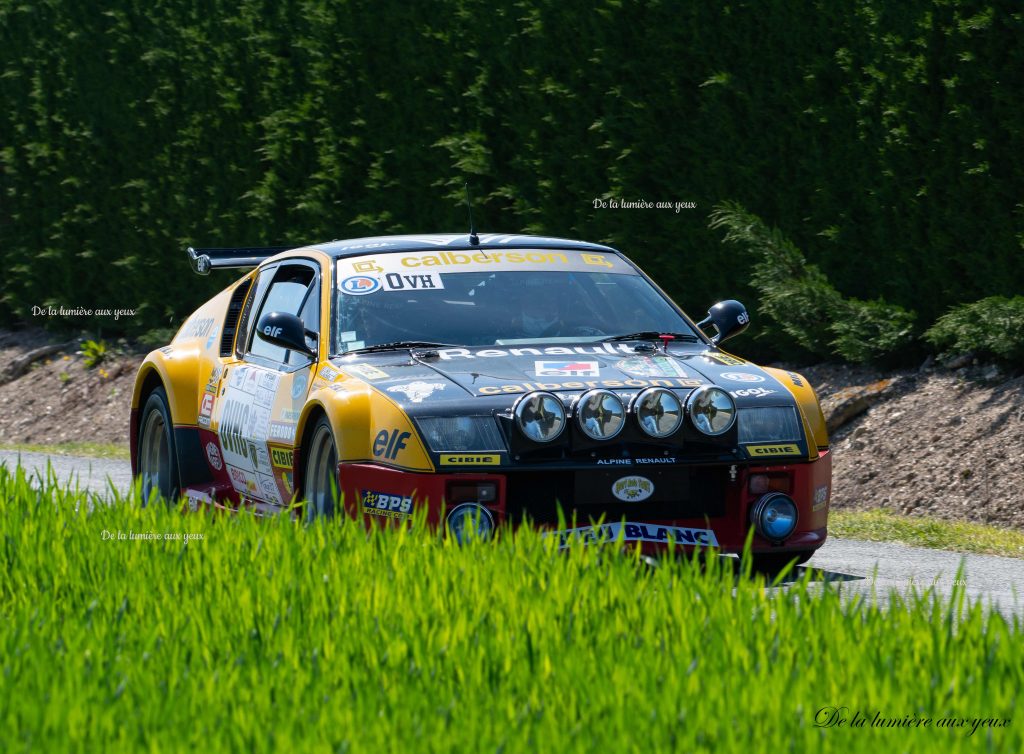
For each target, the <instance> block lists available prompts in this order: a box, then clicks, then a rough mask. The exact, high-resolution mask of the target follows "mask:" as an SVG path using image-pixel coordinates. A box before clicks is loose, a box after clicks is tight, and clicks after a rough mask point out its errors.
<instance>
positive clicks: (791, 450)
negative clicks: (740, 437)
mask: <svg viewBox="0 0 1024 754" xmlns="http://www.w3.org/2000/svg"><path fill="white" fill-rule="evenodd" d="M746 448H747V452H748V453H749V454H750V455H752V456H754V457H755V458H763V457H765V456H793V455H800V448H799V447H798V446H797V445H793V444H792V443H787V444H785V445H747V446H746Z"/></svg>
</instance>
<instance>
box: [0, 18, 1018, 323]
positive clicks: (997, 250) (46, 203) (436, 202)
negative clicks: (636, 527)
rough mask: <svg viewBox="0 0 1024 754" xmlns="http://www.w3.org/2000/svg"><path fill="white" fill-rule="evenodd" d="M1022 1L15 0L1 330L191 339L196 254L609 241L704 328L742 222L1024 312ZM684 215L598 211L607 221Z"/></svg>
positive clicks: (905, 302)
mask: <svg viewBox="0 0 1024 754" xmlns="http://www.w3.org/2000/svg"><path fill="white" fill-rule="evenodd" d="M1022 33H1024V14H1022V13H1021V12H1020V9H1019V6H1018V5H1017V4H1016V3H1014V2H1011V0H1002V1H999V2H995V1H985V2H967V1H966V0H927V1H926V0H908V2H904V3H889V2H882V0H869V1H861V2H857V3H852V4H837V3H830V2H825V0H818V1H817V2H796V3H794V2H791V0H767V1H766V2H730V3H727V4H718V3H707V4H705V3H688V4H676V3H658V2H653V1H652V2H635V1H633V0H614V1H612V0H607V1H605V2H601V1H600V0H599V1H598V2H596V3H595V2H592V0H587V1H586V2H583V1H582V0H547V1H546V2H543V1H542V2H539V3H532V2H531V3H522V2H503V3H498V4H494V3H490V2H483V0H475V1H474V0H436V1H434V2H423V3H397V2H390V3H387V2H386V3H381V2H369V0H353V1H352V2H347V3H339V2H332V1H329V0H302V1H301V2H299V1H297V0H279V1H278V2H274V3H267V2H257V1H256V0H240V1H236V2H231V3H226V2H216V1H215V2H211V3H207V4H204V5H203V6H202V7H201V8H200V7H199V6H197V5H195V4H194V3H186V2H182V1H181V0H157V1H156V2H150V3H139V2H137V1H136V0H107V2H105V3H104V4H103V9H102V10H100V9H98V8H97V7H96V6H93V5H89V4H82V3H76V2H71V1H70V0H36V1H35V2H32V3H23V2H15V1H13V0H0V50H2V51H3V52H2V53H0V54H2V56H3V57H2V59H0V61H2V62H0V92H2V96H3V102H4V105H5V107H4V108H2V110H0V197H2V198H0V265H2V269H3V276H4V285H3V288H2V293H0V317H2V318H3V320H10V319H22V320H27V319H32V307H34V306H47V305H53V306H65V307H78V306H81V307H85V308H87V309H97V308H132V309H137V310H138V313H137V315H136V316H134V317H128V318H122V319H120V320H118V321H117V322H114V321H113V320H112V319H110V318H107V319H102V320H95V319H94V320H92V321H89V320H88V318H84V317H74V316H72V317H57V318H48V319H47V321H48V323H49V324H50V325H51V326H61V327H69V326H81V325H82V324H89V325H90V326H95V325H97V324H100V323H102V324H103V326H104V327H105V328H106V329H107V330H108V331H113V330H119V329H121V330H123V329H125V328H128V329H130V330H135V331H138V330H141V329H144V328H150V327H154V326H167V325H168V323H173V322H177V321H180V319H181V318H182V317H183V316H184V315H185V314H186V313H187V312H189V311H190V310H191V309H192V308H193V307H194V306H195V305H196V304H197V303H199V302H201V301H202V300H203V299H204V298H205V297H207V296H208V295H209V294H210V293H212V292H213V291H214V290H216V289H217V288H219V287H221V286H222V285H224V284H226V282H227V280H228V278H227V277H225V276H213V277H211V279H209V280H205V281H199V280H197V279H196V278H194V277H193V276H192V275H191V274H190V273H189V272H188V270H187V268H186V266H185V262H184V258H183V252H182V250H183V248H184V246H185V245H186V244H187V243H190V242H191V243H195V244H203V245H219V244H255V243H261V242H267V243H278V242H296V243H299V242H309V241H315V240H319V239H329V238H337V237H349V236H355V235H361V234H372V233H392V232H399V231H438V230H456V231H459V230H463V229H465V227H466V219H465V208H464V207H463V206H462V205H461V197H462V194H461V186H462V183H463V181H464V180H466V179H467V178H468V179H469V180H470V181H471V182H472V184H473V186H474V189H475V195H476V196H477V197H478V209H477V218H478V224H479V225H480V227H481V228H483V229H486V230H496V231H503V232H509V231H528V232H545V233H551V234H555V235H566V236H573V237H581V238H585V239H589V240H597V241H607V242H611V243H613V244H616V245H618V246H620V247H621V248H622V249H623V251H625V252H626V253H628V254H630V255H631V256H633V257H634V258H635V259H637V261H639V262H640V263H641V264H643V265H644V266H645V267H646V268H647V269H649V270H650V271H651V272H652V273H653V274H654V275H655V276H656V277H657V278H658V279H659V280H660V281H662V282H663V283H664V284H665V286H666V287H667V289H668V290H669V291H670V292H671V293H672V294H674V295H675V296H676V297H677V298H678V300H679V301H680V303H681V304H682V305H683V306H684V307H685V308H687V309H689V310H690V311H691V312H693V313H694V314H700V313H701V312H703V310H704V308H705V307H706V306H707V305H708V304H710V303H712V302H714V301H715V300H718V299H721V298H727V297H739V298H743V299H746V300H747V301H748V303H749V304H750V305H751V308H752V310H753V312H754V314H755V316H756V315H757V313H758V307H757V303H758V302H757V300H756V298H755V297H754V294H753V291H752V289H751V288H750V286H749V285H748V278H749V275H750V265H749V263H746V262H744V261H743V260H742V259H740V258H737V255H736V253H735V252H734V251H732V250H730V249H726V248H723V247H722V245H721V244H720V242H719V239H718V238H717V237H716V234H715V233H714V232H712V231H709V230H708V229H707V227H706V226H707V216H708V212H709V211H710V209H711V207H712V206H713V205H715V204H717V203H719V202H721V201H723V200H725V199H734V200H736V201H738V202H740V203H742V204H743V205H744V206H745V207H747V208H749V209H750V210H751V211H752V212H754V213H756V214H757V215H758V216H760V217H763V218H766V219H767V220H768V221H769V222H770V223H771V224H772V225H774V226H776V227H780V228H784V229H785V230H786V233H787V235H788V236H789V237H791V238H792V239H793V241H794V243H795V244H796V245H797V246H798V247H799V248H801V249H804V250H805V253H806V255H807V258H808V261H809V262H810V263H812V264H814V265H817V266H818V268H819V269H820V270H821V271H822V273H823V274H825V275H827V277H828V278H829V280H831V281H832V282H833V284H834V285H835V287H836V288H837V289H838V290H840V291H842V292H843V294H844V295H846V296H849V297H854V298H857V299H860V300H864V301H873V300H876V299H878V298H879V297H883V298H884V299H885V300H886V301H888V302H890V303H892V304H896V305H899V306H901V307H903V308H905V309H908V310H912V311H916V312H918V313H919V315H920V317H919V319H920V321H922V322H924V323H930V322H933V321H934V320H935V319H936V318H937V317H938V316H939V315H940V314H941V313H942V312H944V311H945V310H946V309H947V308H948V307H949V306H951V305H954V304H957V303H962V302H964V301H973V300H976V299H979V298H982V297H984V296H988V295H1013V294H1014V293H1016V292H1019V291H1020V290H1021V289H1022V288H1024V265H1021V264H1019V262H1018V259H1017V258H1018V256H1019V255H1020V245H1021V241H1020V239H1021V238H1022V237H1024V213H1022V212H1021V209H1020V202H1021V197H1022V196H1024V180H1022V176H1024V172H1022V171H1024V168H1022V164H1021V161H1020V159H1019V155H1020V154H1021V153H1022V152H1024V136H1022V134H1024V130H1022V124H1024V110H1022V109H1021V108H1020V107H1019V93H1020V91H1021V88H1022V85H1024V74H1022V71H1024V46H1022V45H1020V44H1019V40H1020V38H1021V37H1022ZM602 197H604V198H618V199H628V200H639V199H643V200H647V201H651V202H658V201H668V202H676V201H693V202H696V204H697V207H696V209H692V210H691V209H683V210H681V211H679V212H676V211H674V210H673V209H667V210H666V209H651V210H623V209H619V210H613V209H595V208H594V204H593V200H594V199H596V198H602Z"/></svg>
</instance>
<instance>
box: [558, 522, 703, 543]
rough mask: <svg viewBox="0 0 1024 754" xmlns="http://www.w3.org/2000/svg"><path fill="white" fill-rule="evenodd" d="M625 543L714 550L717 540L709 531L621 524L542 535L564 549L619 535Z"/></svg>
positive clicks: (608, 539) (610, 539)
mask: <svg viewBox="0 0 1024 754" xmlns="http://www.w3.org/2000/svg"><path fill="white" fill-rule="evenodd" d="M620 532H621V534H622V538H623V540H624V541H626V542H665V543H668V542H669V540H672V541H673V542H675V543H676V544H677V545H695V546H699V547H718V539H717V538H716V537H715V532H714V531H712V530H711V529H689V528H681V527H677V526H657V525H654V524H640V523H633V522H628V521H627V522H624V523H617V524H604V525H603V526H581V527H579V528H577V529H563V530H562V531H554V532H547V533H545V534H544V535H543V536H554V537H558V546H559V547H565V546H566V545H568V544H569V542H570V541H572V540H573V539H574V538H579V539H580V540H582V541H583V542H585V543H593V542H605V541H615V540H616V539H618V537H619V534H620Z"/></svg>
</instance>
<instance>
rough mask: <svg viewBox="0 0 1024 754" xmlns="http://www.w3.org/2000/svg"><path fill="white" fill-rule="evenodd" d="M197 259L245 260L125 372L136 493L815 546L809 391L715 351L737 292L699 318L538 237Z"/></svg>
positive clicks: (806, 549)
mask: <svg viewBox="0 0 1024 754" xmlns="http://www.w3.org/2000/svg"><path fill="white" fill-rule="evenodd" d="M188 253H189V258H190V260H191V264H192V266H193V268H194V270H195V271H196V272H198V273H200V274H207V273H209V271H210V270H211V269H214V268H254V269H252V270H251V271H250V272H249V273H248V274H246V275H245V277H243V278H241V279H240V280H238V281H237V282H235V283H233V284H232V285H231V286H229V287H228V288H226V289H225V290H224V291H222V292H221V293H220V294H218V295H217V296H215V297H214V298H213V299H211V300H210V301H209V302H207V303H206V304H205V305H203V306H202V307H200V308H199V309H198V310H197V311H196V312H195V313H194V314H192V316H190V317H189V318H188V320H186V322H185V323H184V325H183V326H182V327H181V329H180V330H179V331H178V333H177V335H176V336H175V338H174V340H173V341H172V342H171V344H170V345H168V346H166V347H164V348H161V349H159V350H156V351H153V352H152V353H151V354H149V355H148V356H147V357H146V360H145V361H144V363H143V364H142V367H141V368H140V370H139V373H138V377H137V379H136V384H135V391H134V395H133V397H132V412H131V438H132V442H131V447H132V469H133V472H134V473H135V474H137V475H139V476H141V477H142V480H143V488H144V490H145V493H144V494H146V495H147V498H148V497H149V496H151V495H152V494H153V493H154V492H159V493H160V494H161V495H162V496H163V497H165V498H172V499H173V498H175V497H176V496H178V495H179V494H181V495H184V496H185V497H186V498H187V500H188V502H189V505H190V507H192V508H195V507H197V506H199V505H204V506H212V507H216V508H227V509H237V508H242V507H245V508H249V509H252V510H254V511H256V512H261V513H270V512H278V511H282V510H284V509H286V508H287V506H288V505H289V504H290V503H291V501H292V500H294V499H299V500H304V501H306V502H304V503H303V506H304V507H303V511H304V515H305V516H307V517H310V518H312V517H316V516H324V515H326V516H329V515H332V514H334V513H335V512H336V511H338V510H340V506H341V505H342V504H343V506H344V508H345V510H346V511H347V513H348V514H349V515H350V516H353V517H355V518H359V519H363V520H365V521H366V522H375V521H376V522H392V523H393V522H401V521H404V520H406V519H408V518H409V517H410V515H411V514H412V511H413V509H414V508H416V507H418V506H425V507H426V508H427V520H428V521H429V522H431V523H432V524H434V525H439V524H441V523H442V520H443V522H444V524H445V525H446V526H447V527H448V529H449V531H450V532H452V533H453V535H454V536H456V537H458V538H460V539H461V538H462V537H464V536H468V535H470V534H471V533H474V532H475V533H476V534H477V535H486V534H488V533H489V532H490V531H491V530H492V529H493V528H494V527H495V526H498V525H500V524H501V523H503V522H509V523H511V524H514V525H516V524H519V523H521V522H523V521H528V522H530V523H531V524H532V525H535V526H540V527H544V528H547V529H557V526H558V521H559V510H560V509H561V511H562V512H563V514H564V518H563V519H562V520H568V521H576V522H577V523H576V524H575V525H574V528H571V529H562V530H560V531H557V532H556V535H557V536H560V537H562V538H568V537H570V536H572V535H574V534H579V535H580V536H583V537H595V538H596V537H612V538H614V537H616V536H619V535H622V536H623V538H624V539H625V540H626V541H629V542H639V543H641V546H642V547H643V548H644V549H645V550H654V551H657V550H659V549H662V548H664V547H665V546H666V544H667V543H668V541H669V540H673V541H674V542H675V543H676V544H677V545H684V546H687V547H717V548H719V549H721V550H722V551H725V552H735V551H738V550H740V549H742V547H743V544H744V540H745V537H746V535H747V533H748V531H749V529H750V527H751V526H752V527H753V528H754V532H755V533H754V539H753V547H754V552H755V554H756V555H757V556H758V557H760V559H761V560H763V561H772V560H776V561H780V560H785V559H792V558H794V557H795V558H798V559H799V560H806V559H807V558H808V557H810V555H811V554H812V553H813V552H814V550H815V549H817V548H818V547H820V546H821V545H822V544H823V543H824V541H825V537H826V522H827V516H828V504H829V493H830V486H831V459H830V456H829V448H828V444H829V441H828V435H827V433H826V429H825V422H824V419H823V417H822V413H821V408H820V406H819V404H818V400H817V397H816V396H815V393H814V391H813V389H812V388H811V386H810V385H809V384H808V383H807V381H806V380H805V379H804V378H802V377H801V376H800V375H798V374H795V373H792V372H787V371H782V370H778V369H770V368H760V367H758V366H755V365H754V364H751V363H748V362H746V361H744V360H743V359H740V358H737V357H736V356H733V355H731V354H728V353H725V352H724V351H722V350H720V349H719V347H718V344H719V343H720V342H721V341H723V340H725V339H726V338H728V337H730V336H731V335H735V334H737V333H739V332H741V331H742V330H743V329H744V328H746V326H747V324H748V322H749V318H748V316H747V312H746V310H745V309H744V308H743V306H742V305H741V304H739V303H738V302H736V301H725V302H722V303H719V304H717V305H715V306H714V307H712V308H711V310H710V311H709V312H708V315H709V316H708V318H707V319H705V320H704V321H703V322H701V323H700V324H699V325H698V324H695V323H694V322H693V321H692V320H690V319H689V318H688V317H687V316H686V314H684V313H683V312H682V310H680V309H679V307H678V306H676V305H675V304H674V303H673V302H672V301H671V300H670V299H669V298H668V296H666V295H665V293H664V292H662V291H661V289H659V288H658V287H657V286H656V285H655V284H654V283H653V282H652V281H651V280H650V279H649V278H648V277H647V276H646V275H645V274H644V273H643V272H641V271H640V270H639V269H638V268H637V267H636V266H635V265H634V264H633V263H632V262H630V261H629V260H628V259H627V258H626V257H625V256H623V255H622V254H621V253H619V252H618V251H616V250H615V249H612V248H609V247H607V246H601V245H597V244H592V243H584V242H580V241H569V240H564V239H556V238H542V237H535V236H518V235H479V236H478V235H476V234H475V233H470V234H468V235H456V234H444V235H411V236H384V237H377V238H360V239H354V240H347V241H332V242H330V243H323V244H316V245H313V246H308V247H303V248H294V249H287V250H283V249H277V248H274V249H200V250H195V249H191V248H190V249H189V250H188ZM702 328H708V330H709V332H710V331H712V328H713V331H714V333H715V334H714V336H713V337H709V336H708V335H707V334H705V332H704V331H703V330H702ZM340 501H343V503H342V502H340ZM598 521H599V522H602V523H601V525H600V526H599V527H596V528H595V527H592V526H589V525H588V524H591V523H592V522H598Z"/></svg>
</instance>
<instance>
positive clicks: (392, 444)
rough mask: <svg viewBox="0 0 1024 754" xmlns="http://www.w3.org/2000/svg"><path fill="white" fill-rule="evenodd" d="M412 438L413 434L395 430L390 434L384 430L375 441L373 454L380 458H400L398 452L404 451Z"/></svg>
mask: <svg viewBox="0 0 1024 754" xmlns="http://www.w3.org/2000/svg"><path fill="white" fill-rule="evenodd" d="M410 437H412V432H402V431H401V430H398V429H393V430H391V431H390V432H388V431H387V430H386V429H382V430H381V431H380V432H378V433H377V436H376V437H375V438H374V440H373V454H374V455H375V456H377V457H378V458H387V459H390V460H394V459H395V458H397V457H398V451H400V450H403V449H404V448H405V447H406V445H405V441H406V440H408V439H409V438H410Z"/></svg>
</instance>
